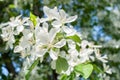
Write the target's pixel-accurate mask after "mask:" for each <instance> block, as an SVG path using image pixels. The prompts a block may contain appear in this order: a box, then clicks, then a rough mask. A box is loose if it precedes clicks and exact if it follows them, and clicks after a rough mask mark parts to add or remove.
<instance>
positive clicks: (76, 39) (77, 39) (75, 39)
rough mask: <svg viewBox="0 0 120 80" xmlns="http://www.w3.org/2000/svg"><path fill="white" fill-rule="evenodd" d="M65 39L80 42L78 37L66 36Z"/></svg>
mask: <svg viewBox="0 0 120 80" xmlns="http://www.w3.org/2000/svg"><path fill="white" fill-rule="evenodd" d="M67 38H68V39H72V40H73V41H75V42H80V41H81V39H80V37H79V36H78V35H73V36H68V37H67Z"/></svg>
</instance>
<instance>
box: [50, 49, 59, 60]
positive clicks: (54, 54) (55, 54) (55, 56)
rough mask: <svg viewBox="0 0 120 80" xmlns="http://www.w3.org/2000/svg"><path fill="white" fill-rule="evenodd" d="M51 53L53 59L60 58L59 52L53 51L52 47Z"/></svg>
mask: <svg viewBox="0 0 120 80" xmlns="http://www.w3.org/2000/svg"><path fill="white" fill-rule="evenodd" d="M49 55H50V57H51V58H52V59H53V60H57V58H58V53H57V52H55V51H53V50H52V49H51V50H50V52H49Z"/></svg>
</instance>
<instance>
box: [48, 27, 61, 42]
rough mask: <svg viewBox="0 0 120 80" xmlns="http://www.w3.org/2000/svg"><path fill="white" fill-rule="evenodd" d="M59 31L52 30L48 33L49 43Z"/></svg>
mask: <svg viewBox="0 0 120 80" xmlns="http://www.w3.org/2000/svg"><path fill="white" fill-rule="evenodd" d="M59 31H60V29H59V28H52V29H51V30H50V32H49V40H50V43H51V42H52V41H53V40H54V38H55V36H56V34H57V33H58V32H59Z"/></svg>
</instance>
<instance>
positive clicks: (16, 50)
mask: <svg viewBox="0 0 120 80" xmlns="http://www.w3.org/2000/svg"><path fill="white" fill-rule="evenodd" d="M22 50H23V48H22V47H21V46H16V47H15V48H14V52H15V53H17V52H20V51H22Z"/></svg>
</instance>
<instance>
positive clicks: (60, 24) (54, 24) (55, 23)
mask: <svg viewBox="0 0 120 80" xmlns="http://www.w3.org/2000/svg"><path fill="white" fill-rule="evenodd" d="M52 25H53V27H56V28H59V27H60V26H62V23H61V22H60V21H53V22H52Z"/></svg>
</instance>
